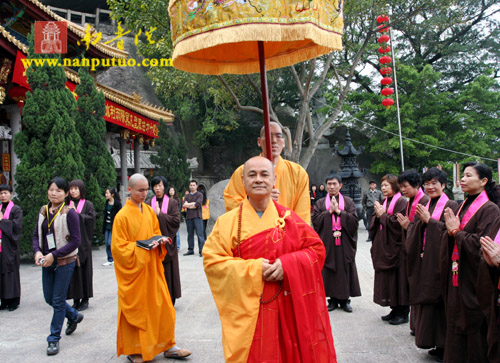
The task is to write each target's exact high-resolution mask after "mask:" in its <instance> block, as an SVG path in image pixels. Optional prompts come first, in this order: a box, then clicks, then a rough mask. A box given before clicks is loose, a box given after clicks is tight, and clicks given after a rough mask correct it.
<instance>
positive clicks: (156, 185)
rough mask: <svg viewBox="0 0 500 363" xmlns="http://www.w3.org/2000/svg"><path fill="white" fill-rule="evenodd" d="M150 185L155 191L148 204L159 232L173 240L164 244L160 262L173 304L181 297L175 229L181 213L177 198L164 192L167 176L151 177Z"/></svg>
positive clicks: (176, 229) (179, 222)
mask: <svg viewBox="0 0 500 363" xmlns="http://www.w3.org/2000/svg"><path fill="white" fill-rule="evenodd" d="M151 187H152V188H153V191H154V192H155V196H154V197H153V198H152V199H151V200H150V201H149V204H150V205H151V208H153V210H154V211H155V214H156V216H157V217H158V221H159V222H160V229H161V234H162V235H163V236H167V237H170V238H171V239H172V241H173V243H172V244H170V243H167V244H166V245H165V247H166V249H167V254H166V255H165V258H164V259H163V262H162V263H163V269H164V271H165V280H167V286H168V291H169V292H170V297H171V298H172V304H173V305H175V299H178V298H180V297H181V275H180V273H179V255H178V250H177V231H178V230H179V227H180V225H181V215H180V212H179V206H178V204H177V200H175V199H174V198H169V196H168V195H167V194H166V190H168V182H167V178H165V177H164V176H155V177H154V178H153V179H151Z"/></svg>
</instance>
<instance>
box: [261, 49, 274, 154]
mask: <svg viewBox="0 0 500 363" xmlns="http://www.w3.org/2000/svg"><path fill="white" fill-rule="evenodd" d="M257 45H258V47H259V66H260V87H261V90H262V109H263V110H264V136H265V140H266V156H267V158H268V159H269V160H271V162H272V161H273V154H272V150H271V127H270V126H269V103H268V101H269V94H268V91H267V75H266V58H265V54H264V42H262V41H259V42H257Z"/></svg>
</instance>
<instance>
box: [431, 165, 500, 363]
mask: <svg viewBox="0 0 500 363" xmlns="http://www.w3.org/2000/svg"><path fill="white" fill-rule="evenodd" d="M460 185H461V187H462V190H463V191H464V192H465V193H467V194H468V197H467V199H466V200H465V201H464V203H463V204H462V205H461V207H460V209H459V211H458V215H457V216H456V215H455V213H454V212H453V210H452V209H451V208H447V209H445V212H444V213H445V222H446V228H447V230H448V234H449V239H448V243H447V244H445V245H444V246H443V248H442V250H441V281H442V287H443V295H444V300H445V306H446V341H445V349H444V361H445V362H453V363H460V362H469V363H472V362H478V363H479V362H487V361H488V360H487V350H488V346H487V341H486V334H487V322H486V319H485V316H484V313H483V311H482V310H481V306H480V305H479V301H478V298H477V279H478V270H479V265H480V262H481V245H480V242H479V240H480V238H481V237H483V236H488V235H490V234H491V227H492V224H493V222H494V221H495V219H496V218H497V217H498V216H499V210H498V207H497V205H496V204H495V203H496V201H497V198H498V194H497V190H496V187H495V182H494V181H493V180H492V175H491V170H490V169H489V168H488V167H487V166H485V165H484V164H476V163H466V164H465V165H464V172H463V177H462V179H461V181H460Z"/></svg>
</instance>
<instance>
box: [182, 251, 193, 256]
mask: <svg viewBox="0 0 500 363" xmlns="http://www.w3.org/2000/svg"><path fill="white" fill-rule="evenodd" d="M191 255H194V251H187V252H186V253H185V254H183V256H191Z"/></svg>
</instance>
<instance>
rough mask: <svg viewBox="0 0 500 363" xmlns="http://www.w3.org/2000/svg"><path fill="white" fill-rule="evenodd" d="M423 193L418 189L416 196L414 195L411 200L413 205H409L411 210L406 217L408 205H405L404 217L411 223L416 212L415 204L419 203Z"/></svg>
mask: <svg viewBox="0 0 500 363" xmlns="http://www.w3.org/2000/svg"><path fill="white" fill-rule="evenodd" d="M424 195H425V194H424V191H423V190H422V188H418V192H417V195H415V198H414V199H413V203H412V204H411V210H410V215H408V208H409V207H410V203H408V204H407V205H406V216H407V217H408V218H410V222H413V220H414V219H415V212H416V211H417V204H418V202H420V199H422V197H423V196H424Z"/></svg>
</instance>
